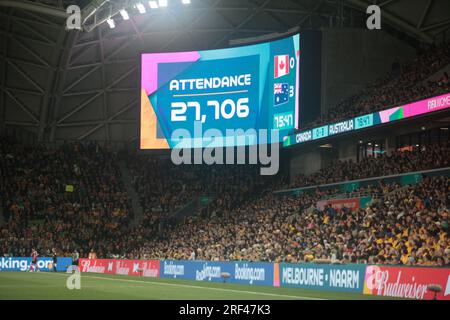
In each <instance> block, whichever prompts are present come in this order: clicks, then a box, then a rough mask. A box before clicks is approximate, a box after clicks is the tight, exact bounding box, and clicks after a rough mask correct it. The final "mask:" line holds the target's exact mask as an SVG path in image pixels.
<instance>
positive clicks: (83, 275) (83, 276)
mask: <svg viewBox="0 0 450 320" xmlns="http://www.w3.org/2000/svg"><path fill="white" fill-rule="evenodd" d="M56 274H58V275H65V274H61V273H56ZM85 274H86V273H82V274H81V278H91V279H101V280H110V281H125V282H135V283H147V284H152V285H160V286H172V287H185V288H193V289H206V290H213V291H226V292H234V293H248V294H254V295H262V296H272V297H285V298H294V299H301V300H327V299H323V298H312V297H302V296H290V295H286V294H277V293H268V292H256V291H247V290H234V289H225V288H211V287H202V286H193V285H188V284H177V283H166V282H153V281H139V280H131V279H116V278H107V277H96V276H87V275H85Z"/></svg>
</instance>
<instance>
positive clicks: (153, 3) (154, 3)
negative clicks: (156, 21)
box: [148, 0, 158, 9]
mask: <svg viewBox="0 0 450 320" xmlns="http://www.w3.org/2000/svg"><path fill="white" fill-rule="evenodd" d="M148 5H149V6H150V9H158V2H157V1H156V0H153V1H149V2H148Z"/></svg>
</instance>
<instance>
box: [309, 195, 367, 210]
mask: <svg viewBox="0 0 450 320" xmlns="http://www.w3.org/2000/svg"><path fill="white" fill-rule="evenodd" d="M326 205H329V206H331V207H333V208H334V209H336V210H340V209H342V208H343V207H347V208H348V209H350V210H351V211H356V210H358V209H359V199H357V198H355V199H333V200H322V201H319V202H317V205H316V207H317V208H318V209H319V210H323V209H325V206H326Z"/></svg>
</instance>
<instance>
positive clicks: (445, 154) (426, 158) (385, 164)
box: [290, 142, 450, 187]
mask: <svg viewBox="0 0 450 320" xmlns="http://www.w3.org/2000/svg"><path fill="white" fill-rule="evenodd" d="M443 167H450V145H449V143H448V142H447V143H442V144H434V145H426V146H423V147H422V148H416V149H414V150H412V151H393V152H391V153H390V154H388V153H385V154H383V155H381V156H379V157H377V158H375V157H367V158H364V159H362V160H361V161H359V162H355V161H353V160H348V161H335V162H333V163H331V164H330V165H328V166H327V167H325V168H323V169H321V170H319V171H317V172H316V173H314V174H311V175H309V176H306V175H302V174H300V175H298V176H296V177H295V179H294V181H293V182H292V183H291V185H290V186H291V187H305V186H311V185H321V184H328V183H334V182H340V181H346V180H357V179H362V178H369V177H380V176H387V175H393V174H400V173H405V172H413V171H419V170H428V169H435V168H443Z"/></svg>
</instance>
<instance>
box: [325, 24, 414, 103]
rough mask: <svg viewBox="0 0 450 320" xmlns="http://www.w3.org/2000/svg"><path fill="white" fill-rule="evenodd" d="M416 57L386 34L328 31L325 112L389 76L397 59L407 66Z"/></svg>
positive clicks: (326, 32)
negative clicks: (342, 100) (366, 86)
mask: <svg viewBox="0 0 450 320" xmlns="http://www.w3.org/2000/svg"><path fill="white" fill-rule="evenodd" d="M415 56H416V53H415V49H414V48H413V47H411V46H410V45H409V44H407V43H406V42H403V41H401V40H399V39H397V38H394V37H392V36H391V35H389V34H387V33H385V32H384V31H382V30H381V31H368V30H361V29H349V28H343V29H337V28H334V29H324V30H323V31H322V63H321V64H322V76H321V83H322V85H321V87H322V89H321V92H322V100H321V106H322V107H321V110H322V112H325V111H326V110H328V109H329V108H330V107H331V106H334V105H336V104H337V103H338V102H339V101H340V100H341V99H342V98H344V97H347V96H349V95H352V94H355V93H357V92H358V91H359V90H360V89H362V88H363V87H364V86H365V85H367V84H369V83H372V82H373V81H375V80H376V79H378V78H380V77H382V76H384V75H386V74H387V73H388V72H389V71H390V70H391V67H392V64H393V62H394V61H395V59H396V58H398V60H399V62H405V61H408V60H412V59H413V58H414V57H415Z"/></svg>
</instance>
